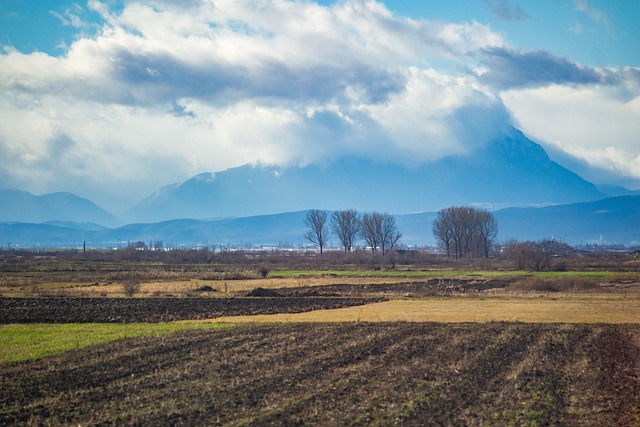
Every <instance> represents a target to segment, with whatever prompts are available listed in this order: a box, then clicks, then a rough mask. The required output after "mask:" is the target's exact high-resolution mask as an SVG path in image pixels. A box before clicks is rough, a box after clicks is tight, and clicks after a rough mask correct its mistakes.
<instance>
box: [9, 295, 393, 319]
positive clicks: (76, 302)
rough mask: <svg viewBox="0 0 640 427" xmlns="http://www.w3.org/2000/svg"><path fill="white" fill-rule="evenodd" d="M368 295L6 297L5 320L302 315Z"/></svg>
mask: <svg viewBox="0 0 640 427" xmlns="http://www.w3.org/2000/svg"><path fill="white" fill-rule="evenodd" d="M379 301H381V299H371V298H369V299H366V298H314V297H309V298H301V297H298V298H277V297H276V298H63V297H61V298H2V297H0V324H7V323H103V322H107V323H127V322H170V321H175V320H202V319H213V318H216V317H221V316H237V315H248V316H254V315H258V314H275V313H303V312H305V311H312V310H330V309H338V308H344V307H351V306H354V305H363V304H368V303H371V302H379Z"/></svg>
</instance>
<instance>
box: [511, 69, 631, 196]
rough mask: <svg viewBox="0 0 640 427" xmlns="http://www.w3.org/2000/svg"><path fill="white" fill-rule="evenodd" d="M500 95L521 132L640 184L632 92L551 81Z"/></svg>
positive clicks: (615, 88)
mask: <svg viewBox="0 0 640 427" xmlns="http://www.w3.org/2000/svg"><path fill="white" fill-rule="evenodd" d="M635 85H636V83H634V82H633V81H629V82H627V86H628V87H631V88H633V87H634V86H635ZM622 86H624V85H622ZM502 98H503V99H504V102H505V104H506V105H507V107H508V108H509V110H510V111H511V112H512V114H513V115H514V117H515V119H516V120H517V122H518V123H519V125H520V127H521V129H522V130H523V131H524V132H525V133H528V134H529V135H531V136H533V137H535V138H538V139H540V140H541V141H544V142H546V143H547V144H551V145H553V146H555V148H556V149H559V150H561V151H562V152H564V153H567V154H570V155H571V156H574V157H576V158H578V159H581V160H583V161H585V162H587V163H588V164H589V165H591V166H592V167H595V168H601V169H605V170H607V171H609V172H615V173H616V174H619V175H622V176H627V177H629V178H632V179H634V180H635V185H636V186H637V187H640V140H639V139H638V138H639V137H638V136H639V135H640V94H638V91H637V90H636V91H631V92H630V91H628V90H622V89H621V87H620V86H618V87H613V86H607V85H593V86H587V87H571V86H559V85H553V86H549V87H543V88H536V89H525V90H511V91H507V92H505V93H504V94H503V96H502ZM632 182H633V181H632Z"/></svg>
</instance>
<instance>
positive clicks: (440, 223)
mask: <svg viewBox="0 0 640 427" xmlns="http://www.w3.org/2000/svg"><path fill="white" fill-rule="evenodd" d="M433 235H434V237H435V238H436V240H437V241H438V244H439V245H440V247H441V248H442V249H443V250H444V251H445V252H446V254H447V256H453V257H455V258H463V257H488V256H489V253H490V252H491V248H492V246H493V244H494V242H495V239H496V237H497V235H498V223H497V222H496V219H495V217H494V216H493V214H492V213H491V212H489V211H487V210H485V209H478V208H473V207H470V206H452V207H448V208H444V209H442V210H440V211H439V212H438V214H437V216H436V219H435V220H434V222H433Z"/></svg>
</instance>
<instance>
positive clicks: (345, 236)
mask: <svg viewBox="0 0 640 427" xmlns="http://www.w3.org/2000/svg"><path fill="white" fill-rule="evenodd" d="M331 229H332V230H333V232H334V233H335V235H336V236H338V239H340V243H342V247H343V248H344V251H345V252H349V251H350V250H351V248H353V243H354V242H355V240H356V238H357V236H358V233H359V231H360V218H359V215H358V211H357V210H355V209H348V210H344V211H335V212H334V213H333V215H331Z"/></svg>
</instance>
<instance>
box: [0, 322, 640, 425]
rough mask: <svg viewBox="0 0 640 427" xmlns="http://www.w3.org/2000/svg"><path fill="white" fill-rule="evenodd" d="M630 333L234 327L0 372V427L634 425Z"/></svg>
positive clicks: (514, 327) (636, 380) (639, 409)
mask: <svg viewBox="0 0 640 427" xmlns="http://www.w3.org/2000/svg"><path fill="white" fill-rule="evenodd" d="M639 375H640V325H539V324H518V323H515V324H512V323H494V324H457V325H445V324H408V323H395V324H357V323H351V324H332V325H326V324H314V325H272V326H266V325H262V326H256V325H252V326H243V327H237V328H230V329H224V330H206V331H204V330H203V331H190V332H181V333H178V334H174V335H169V336H162V337H148V338H138V339H129V340H124V341H119V342H116V343H112V344H109V345H104V346H100V347H93V348H87V349H84V350H80V351H73V352H69V353H66V354H63V355H60V356H56V357H51V358H47V359H41V360H38V361H33V362H24V363H17V364H11V365H4V366H0V383H1V384H2V387H0V425H5V424H37V425H42V424H49V423H50V424H53V425H61V424H83V425H84V424H104V425H132V424H143V425H224V424H230V425H292V424H309V425H345V424H353V425H372V424H374V425H375V424H381V425H390V424H402V425H487V424H488V425H594V426H596V425H597V426H603V425H616V426H630V425H637V423H638V421H639V420H640V377H639Z"/></svg>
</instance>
